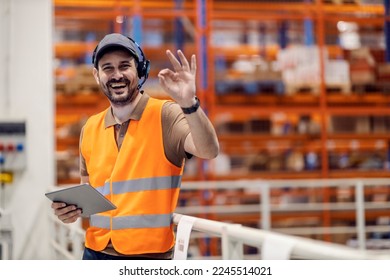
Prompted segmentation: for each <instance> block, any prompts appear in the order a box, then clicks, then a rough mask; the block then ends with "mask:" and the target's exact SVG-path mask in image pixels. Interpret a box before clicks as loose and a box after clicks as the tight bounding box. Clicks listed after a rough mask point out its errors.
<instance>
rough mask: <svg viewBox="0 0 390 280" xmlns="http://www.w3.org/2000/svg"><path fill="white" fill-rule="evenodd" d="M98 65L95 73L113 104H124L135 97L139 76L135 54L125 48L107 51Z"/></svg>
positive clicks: (97, 80)
mask: <svg viewBox="0 0 390 280" xmlns="http://www.w3.org/2000/svg"><path fill="white" fill-rule="evenodd" d="M98 67H99V69H98V70H96V69H94V71H93V74H94V76H95V79H96V82H97V83H98V84H99V85H100V88H101V89H102V91H103V93H104V94H105V95H106V96H107V98H108V99H109V100H110V102H111V104H113V105H117V106H124V105H127V104H129V103H131V102H132V101H133V100H134V99H135V97H136V96H137V93H138V89H137V86H138V79H139V78H138V75H137V65H136V61H135V59H134V57H133V56H131V55H130V54H129V53H128V52H127V51H125V50H115V51H112V52H107V53H106V54H104V55H103V56H102V57H101V58H100V60H99V65H98Z"/></svg>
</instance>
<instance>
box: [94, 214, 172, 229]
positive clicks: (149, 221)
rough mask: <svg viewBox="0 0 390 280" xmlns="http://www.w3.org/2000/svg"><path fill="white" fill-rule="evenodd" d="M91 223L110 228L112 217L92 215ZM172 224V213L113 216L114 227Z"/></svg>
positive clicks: (166, 225)
mask: <svg viewBox="0 0 390 280" xmlns="http://www.w3.org/2000/svg"><path fill="white" fill-rule="evenodd" d="M89 221H90V224H91V226H93V227H98V228H103V229H110V228H111V227H110V217H107V216H100V215H92V216H91V217H90V220H89ZM171 224H172V214H159V215H136V216H122V217H114V218H112V229H113V230H116V229H131V228H159V227H169V226H170V225H171Z"/></svg>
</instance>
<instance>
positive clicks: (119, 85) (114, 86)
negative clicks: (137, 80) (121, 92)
mask: <svg viewBox="0 0 390 280" xmlns="http://www.w3.org/2000/svg"><path fill="white" fill-rule="evenodd" d="M126 86H127V83H111V84H110V87H111V88H112V89H115V90H117V89H123V88H125V87H126Z"/></svg>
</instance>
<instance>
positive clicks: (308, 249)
mask: <svg viewBox="0 0 390 280" xmlns="http://www.w3.org/2000/svg"><path fill="white" fill-rule="evenodd" d="M388 184H390V180H389V179H388V178H374V179H371V178H370V179H360V178H357V179H316V180H312V179H310V180H301V179H300V180H237V181H204V182H201V181H197V182H183V184H182V189H183V190H220V189H231V190H233V189H242V188H245V189H248V190H255V191H256V192H258V193H259V195H260V202H261V203H260V205H240V206H239V205H236V206H224V205H222V206H209V207H206V208H205V207H204V206H191V207H178V208H177V211H176V212H177V213H175V214H174V216H173V222H174V223H175V224H176V225H178V224H179V223H180V220H181V219H182V218H183V217H185V218H186V217H190V216H189V215H183V213H179V212H180V210H182V211H183V212H185V211H184V210H185V209H187V210H189V211H186V213H185V214H188V213H191V211H194V212H197V213H201V212H200V211H205V209H206V210H208V211H226V210H227V209H230V211H233V212H234V213H240V212H243V211H253V212H258V213H260V214H261V224H262V227H263V229H254V228H249V227H244V226H241V225H237V224H230V223H224V222H219V221H212V220H206V219H202V218H195V217H191V218H192V219H195V222H194V224H193V227H192V232H200V233H204V234H206V235H210V236H216V237H220V238H221V239H222V247H223V248H222V250H223V254H222V258H223V259H228V258H234V257H237V256H241V255H242V252H241V253H240V252H238V253H237V252H234V253H232V252H230V251H231V249H232V248H233V249H237V250H241V251H242V245H243V244H245V245H248V246H253V247H257V248H259V249H260V251H261V250H262V248H263V247H264V244H268V243H269V242H268V241H269V240H272V239H277V240H278V242H279V243H280V244H285V245H286V246H291V248H290V249H291V254H290V258H292V259H390V255H386V254H385V253H386V252H384V251H373V250H370V251H367V250H364V249H365V234H366V232H367V231H368V230H369V231H373V230H374V228H373V227H372V226H371V227H370V228H369V229H367V228H366V227H365V218H364V211H365V209H368V208H370V209H375V208H378V207H379V206H377V205H375V204H372V203H365V202H364V187H367V186H375V185H388ZM286 186H289V187H291V188H294V187H307V188H317V187H324V186H328V187H338V186H343V187H344V186H354V188H355V202H354V203H353V204H351V203H341V204H340V203H338V204H337V205H334V203H327V204H326V206H327V209H332V208H334V209H336V210H340V209H352V210H355V211H356V217H357V223H356V224H357V226H356V228H355V232H357V233H358V248H359V249H355V248H351V247H348V246H345V245H340V244H333V243H330V242H324V241H319V240H313V239H309V238H304V237H298V236H289V235H287V234H285V233H281V232H279V233H277V232H273V231H272V228H271V227H270V217H271V212H273V211H279V210H280V211H282V210H283V211H288V209H287V208H288V207H287V208H283V209H282V208H278V207H274V206H273V205H271V204H270V189H271V188H283V187H286ZM308 205H309V206H311V207H307V206H308ZM353 205H355V206H356V208H355V209H354V207H353ZM302 206H304V205H302V204H294V207H293V208H294V210H297V209H299V210H301V211H303V210H307V211H313V210H316V211H317V210H318V209H320V208H318V207H319V206H318V205H317V204H316V203H313V204H306V209H303V208H302ZM380 207H384V208H386V209H387V208H390V204H386V203H383V204H381V205H380ZM322 209H323V208H322ZM187 212H188V213H187ZM203 213H204V212H203ZM264 220H265V221H264ZM57 221H58V220H57ZM58 225H60V226H67V225H64V224H62V223H57V227H58ZM286 230H287V229H286ZM303 230H304V229H302V228H300V229H299V228H298V229H296V231H297V232H298V233H299V232H300V233H302V231H303ZM308 230H309V232H310V229H308ZM351 230H352V229H351V228H347V227H337V228H336V227H335V229H329V228H328V229H326V228H314V231H315V232H319V231H320V232H321V231H323V232H330V233H340V232H343V231H344V232H351ZM380 230H381V231H385V230H386V226H385V227H384V226H381V229H380ZM312 232H313V231H312ZM83 234H84V231H79V230H76V231H75V230H73V233H72V234H71V235H73V237H75V236H77V235H78V236H79V237H78V238H77V244H74V245H72V246H71V247H72V248H79V249H77V250H76V251H77V252H78V253H77V254H78V256H76V257H75V258H78V257H79V256H80V251H81V249H80V246H82V245H80V244H81V241H80V240H82V239H83V238H84V237H83V236H81V235H83ZM194 236H195V234H194ZM60 243H61V242H57V243H56V245H58V244H60ZM232 244H234V245H232ZM237 244H238V246H237ZM60 245H61V244H60ZM55 247H56V250H57V252H59V248H60V247H61V246H55ZM62 256H63V257H66V258H69V255H67V253H66V252H63V253H62ZM263 257H264V256H263ZM265 257H266V256H265Z"/></svg>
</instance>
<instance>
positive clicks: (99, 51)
mask: <svg viewBox="0 0 390 280" xmlns="http://www.w3.org/2000/svg"><path fill="white" fill-rule="evenodd" d="M114 48H122V49H124V50H126V51H128V52H129V53H130V54H131V55H132V56H133V57H134V58H135V60H136V61H137V63H139V57H138V54H137V46H136V45H135V43H134V41H133V40H132V39H131V38H129V37H126V36H124V35H122V34H119V33H111V34H107V35H106V36H104V38H103V39H102V40H101V41H100V42H99V44H98V45H97V46H96V48H95V50H94V52H93V55H92V63H93V65H94V66H95V68H98V62H99V59H100V58H101V57H102V56H103V54H105V53H106V52H107V51H108V50H110V49H114Z"/></svg>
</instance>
